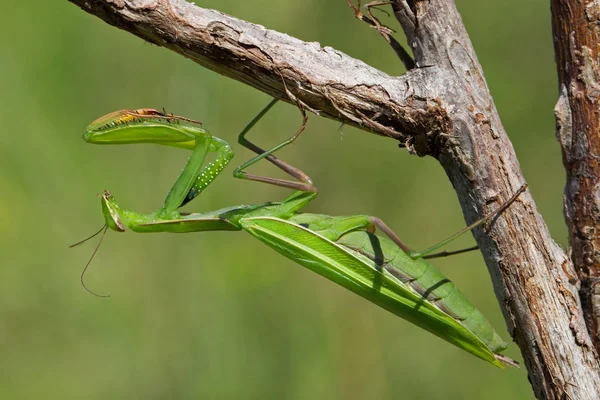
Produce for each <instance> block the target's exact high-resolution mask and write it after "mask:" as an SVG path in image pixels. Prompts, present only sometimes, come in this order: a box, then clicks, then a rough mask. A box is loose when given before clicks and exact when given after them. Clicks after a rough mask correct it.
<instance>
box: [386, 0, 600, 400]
mask: <svg viewBox="0 0 600 400" xmlns="http://www.w3.org/2000/svg"><path fill="white" fill-rule="evenodd" d="M393 3H394V10H395V12H396V16H397V18H398V20H399V21H400V23H401V24H402V26H403V28H404V30H405V33H406V35H407V38H408V43H411V44H412V45H413V53H414V55H415V61H416V64H417V66H422V67H423V66H436V67H439V68H440V70H442V71H444V73H445V74H444V76H443V78H444V79H438V80H431V81H428V84H429V85H430V86H429V87H430V89H431V91H432V92H434V93H436V94H437V95H438V96H439V97H440V98H441V99H442V104H443V107H444V108H445V109H446V110H448V107H447V105H446V104H452V105H453V107H454V108H453V112H452V113H451V120H452V122H453V126H454V130H453V132H452V136H453V138H455V140H456V142H457V143H456V145H449V146H447V147H445V148H444V149H442V150H441V151H440V158H439V159H440V162H441V164H442V166H443V167H444V169H445V170H446V173H447V174H448V176H449V178H450V180H451V181H452V183H453V184H454V187H455V189H456V190H457V193H458V196H459V199H460V202H461V205H462V207H463V212H464V213H465V216H466V217H467V220H468V221H472V220H474V219H475V218H476V212H475V210H480V209H481V208H485V207H486V205H487V204H488V203H489V202H490V201H493V199H494V197H495V196H497V195H499V194H501V195H502V197H503V198H506V196H507V195H508V194H510V193H512V192H514V190H515V189H516V188H517V187H518V186H519V185H520V184H521V183H522V182H523V179H524V178H523V176H522V173H521V171H520V168H519V163H518V160H517V158H516V156H515V153H514V150H513V148H512V145H511V143H510V142H509V140H508V137H507V136H506V133H505V131H504V128H503V126H502V124H501V122H500V118H499V116H498V113H497V111H496V108H495V105H494V103H493V101H492V97H491V95H490V93H489V91H488V88H487V86H486V83H485V79H484V77H483V71H482V69H481V66H480V65H479V63H478V61H477V57H476V55H475V52H474V50H473V47H472V45H471V42H470V40H469V37H468V35H467V33H466V31H465V29H464V26H463V24H462V21H461V19H460V16H459V15H458V12H457V10H456V8H455V7H454V4H453V3H452V2H451V1H446V0H431V1H414V0H413V1H402V0H395V1H393ZM440 78H442V76H440ZM520 199H521V200H522V204H521V205H520V206H513V207H511V208H510V209H509V210H508V213H507V215H505V219H504V223H503V224H502V225H501V226H499V227H497V228H496V229H494V230H493V231H492V232H491V233H490V235H489V236H486V235H484V234H483V233H482V232H477V233H476V237H477V241H478V243H479V245H480V247H481V248H482V251H483V253H484V257H485V260H486V263H487V265H488V268H489V270H490V273H491V275H492V280H493V283H494V288H495V290H496V295H497V297H498V299H499V301H500V304H502V305H503V312H504V315H505V318H506V321H507V323H508V327H509V330H510V331H511V332H513V337H514V339H515V341H516V342H517V343H518V344H519V347H520V348H521V352H522V353H523V356H524V358H525V362H526V365H527V369H528V371H529V378H530V380H531V383H532V385H533V388H534V391H535V393H536V396H538V397H540V398H547V399H550V398H552V399H558V398H564V397H565V396H567V397H568V398H595V397H596V396H597V394H598V393H600V379H599V377H598V360H597V354H596V352H595V350H594V348H593V346H592V345H591V341H590V338H589V335H588V333H587V330H586V327H585V324H584V323H583V318H582V314H581V306H580V303H579V296H578V293H577V288H576V287H575V286H574V285H573V283H572V282H574V281H575V279H574V278H575V273H574V270H573V266H572V264H571V262H570V260H569V259H568V258H567V257H566V255H565V254H564V252H563V251H562V249H560V247H559V246H557V245H556V243H554V241H553V240H552V238H551V237H550V234H549V232H548V229H547V227H546V225H545V223H544V221H543V220H542V218H541V216H540V215H539V213H538V212H537V210H536V207H535V204H534V202H533V200H532V199H531V197H530V196H522V197H521V198H520Z"/></svg>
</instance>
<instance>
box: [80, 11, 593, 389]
mask: <svg viewBox="0 0 600 400" xmlns="http://www.w3.org/2000/svg"><path fill="white" fill-rule="evenodd" d="M70 1H71V2H73V3H75V4H77V5H79V6H80V7H81V8H83V9H84V10H86V11H88V12H90V13H92V14H94V15H97V16H98V17H100V18H102V19H103V20H105V21H106V22H108V23H109V24H111V25H114V26H117V27H119V28H121V29H125V30H127V31H129V32H132V33H134V34H135V35H137V36H139V37H141V38H143V39H144V40H147V41H149V42H152V43H155V44H157V45H160V46H164V47H167V48H169V49H171V50H173V51H176V52H178V53H180V54H182V55H184V56H186V57H188V58H191V59H192V60H194V61H196V62H197V63H199V64H201V65H203V66H206V67H208V68H210V69H212V70H214V71H217V72H219V73H221V74H223V75H226V76H229V77H232V78H234V79H237V80H239V81H241V82H244V83H246V84H249V85H251V86H253V87H255V88H257V89H259V90H262V91H263V92H265V93H268V94H269V95H271V96H274V97H277V98H280V99H283V100H287V101H289V98H288V96H287V94H286V92H285V89H284V85H283V83H282V77H283V78H284V79H285V81H286V85H287V87H288V88H289V89H290V91H291V92H292V93H293V95H294V96H296V97H297V98H298V99H299V100H300V101H301V102H302V103H304V104H305V105H306V106H307V107H308V108H310V109H312V110H318V113H320V115H323V116H325V117H328V118H332V119H336V120H339V121H341V122H344V123H347V124H351V125H355V126H359V127H362V128H363V129H368V130H371V131H372V132H374V133H376V134H379V135H386V136H389V137H392V138H394V139H396V140H399V141H400V142H402V143H405V145H406V146H407V148H408V149H409V151H411V152H413V153H416V154H419V155H431V156H433V157H435V158H437V159H438V160H439V162H440V163H441V165H442V166H443V168H444V169H445V171H446V173H447V175H448V177H449V178H450V180H451V182H452V183H453V185H454V187H455V189H456V191H457V194H458V197H459V200H460V203H461V205H462V208H463V212H464V214H465V219H466V220H467V222H472V221H474V220H475V219H478V218H480V217H481V216H483V215H488V214H489V213H491V212H492V211H493V210H494V209H496V208H497V207H498V206H499V204H501V203H503V202H505V201H506V200H507V199H508V198H509V197H510V196H511V194H512V193H514V192H515V191H516V190H517V189H518V188H519V187H520V186H521V185H522V184H523V183H524V178H523V176H522V173H521V171H520V168H519V163H518V160H517V158H516V156H515V154H514V150H513V148H512V145H511V143H510V141H509V140H508V137H507V136H506V133H505V131H504V128H503V127H502V124H501V122H500V118H499V116H498V113H497V111H496V108H495V105H494V103H493V100H492V97H491V95H490V93H489V90H488V88H487V85H486V82H485V79H484V76H483V72H482V70H481V66H480V65H479V63H478V61H477V57H476V55H475V52H474V50H473V47H472V45H471V42H470V40H469V37H468V35H467V33H466V31H465V29H464V26H463V24H462V21H461V18H460V15H459V14H458V12H457V10H456V8H455V6H454V4H453V2H452V1H451V0H429V1H417V0H395V1H393V3H394V4H393V5H394V11H395V14H396V17H397V19H398V20H399V21H400V23H401V25H402V27H403V29H404V31H405V33H406V35H407V37H408V42H409V43H410V44H411V46H412V50H413V54H414V56H415V62H416V65H417V68H415V69H413V70H411V71H409V72H407V73H406V74H405V75H403V76H401V77H390V76H388V75H386V74H384V73H382V72H381V71H378V70H376V69H374V68H372V67H370V66H368V65H366V64H364V63H363V62H361V61H359V60H355V59H353V58H351V57H349V56H347V55H345V54H343V53H341V52H339V51H337V50H334V49H332V48H329V47H325V48H321V47H320V46H319V45H318V44H315V43H304V42H302V41H300V40H297V39H294V38H291V37H289V36H287V35H285V34H281V33H278V32H274V31H270V30H267V29H265V28H263V27H262V26H258V25H255V24H251V23H248V22H245V21H241V20H238V19H235V18H233V17H230V16H227V15H224V14H222V13H220V12H218V11H213V10H207V9H202V8H198V7H194V6H192V5H190V4H188V3H186V2H184V1H183V0H70ZM340 1H343V0H340ZM475 237H476V239H477V242H478V244H479V246H480V247H481V248H482V252H483V255H484V258H485V260H486V263H487V266H488V269H489V271H490V274H491V276H492V280H493V283H494V288H495V291H496V295H497V297H498V299H499V301H500V304H501V306H502V308H503V312H504V315H505V318H506V321H507V323H508V326H509V331H510V332H511V333H512V335H513V337H514V338H515V340H516V342H517V343H518V344H519V346H520V348H521V351H522V352H523V355H524V358H525V362H526V366H527V369H528V371H529V378H530V380H531V382H532V385H533V387H534V391H535V393H536V395H537V396H538V397H543V398H549V399H554V398H564V397H570V398H594V397H595V396H596V394H597V393H600V379H599V377H598V373H597V371H598V360H597V354H596V352H595V350H594V348H593V346H592V344H591V340H590V338H589V335H588V333H587V331H586V327H585V324H584V322H583V317H582V314H581V305H580V303H579V296H578V293H577V288H576V287H575V286H574V284H573V283H572V282H574V281H576V279H575V278H576V274H575V271H574V269H573V265H572V264H571V262H570V260H569V259H568V258H567V256H566V255H565V253H564V252H563V251H562V249H561V248H560V247H559V246H558V245H556V244H555V243H554V241H553V240H552V238H551V237H550V235H549V233H548V229H547V227H546V225H545V223H544V221H543V220H542V218H541V216H540V215H539V213H538V212H537V209H536V206H535V203H534V202H533V199H532V198H531V196H530V194H529V192H526V193H524V194H523V195H521V197H520V198H519V200H518V201H517V203H515V204H514V205H513V206H511V207H510V208H509V209H508V210H507V211H506V212H505V213H503V214H502V215H501V216H500V217H499V218H498V220H497V221H496V223H495V224H494V225H493V227H492V229H491V231H490V232H489V233H484V232H483V230H481V229H479V230H476V232H475Z"/></svg>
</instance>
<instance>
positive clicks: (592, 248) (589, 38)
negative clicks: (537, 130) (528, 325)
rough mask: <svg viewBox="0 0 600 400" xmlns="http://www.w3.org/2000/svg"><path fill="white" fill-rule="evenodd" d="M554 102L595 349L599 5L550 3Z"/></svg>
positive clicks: (572, 239)
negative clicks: (556, 81)
mask: <svg viewBox="0 0 600 400" xmlns="http://www.w3.org/2000/svg"><path fill="white" fill-rule="evenodd" d="M552 15H553V18H552V27H553V31H554V38H555V39H554V46H555V53H556V58H557V69H558V77H559V87H560V99H559V101H558V103H557V105H556V108H555V115H556V126H557V132H556V136H557V138H558V141H559V143H560V145H561V148H562V152H563V162H564V165H565V169H566V171H567V184H566V185H565V219H566V222H567V225H568V227H569V243H570V244H571V248H572V249H571V254H572V258H573V264H574V265H575V268H576V270H577V273H578V275H579V279H580V280H581V289H580V295H581V301H582V305H583V312H584V315H585V319H586V322H587V325H588V329H589V331H590V332H591V335H592V340H593V341H594V345H595V346H596V349H597V350H598V349H600V332H599V327H600V230H599V229H598V228H597V227H599V226H600V197H599V196H598V188H599V187H600V160H599V159H598V156H599V155H600V135H598V132H600V108H598V101H599V100H600V64H599V62H598V55H599V52H598V44H599V43H600V28H599V26H598V23H599V22H600V6H599V5H598V2H595V1H581V2H572V1H564V0H554V1H552Z"/></svg>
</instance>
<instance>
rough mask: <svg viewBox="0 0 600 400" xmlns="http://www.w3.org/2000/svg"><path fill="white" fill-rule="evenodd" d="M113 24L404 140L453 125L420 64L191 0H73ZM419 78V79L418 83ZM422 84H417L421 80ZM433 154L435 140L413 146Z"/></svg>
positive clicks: (350, 121) (264, 87) (323, 112)
mask: <svg viewBox="0 0 600 400" xmlns="http://www.w3.org/2000/svg"><path fill="white" fill-rule="evenodd" d="M70 1H71V2H73V3H75V4H77V5H79V6H80V7H81V8H82V9H84V10H86V11H87V12H89V13H92V14H94V15H96V16H98V17H100V18H102V19H103V20H104V21H106V22H108V23H109V24H111V25H114V26H116V27H118V28H121V29H124V30H127V31H129V32H131V33H133V34H135V35H137V36H139V37H141V38H142V39H144V40H146V41H148V42H152V43H155V44H157V45H159V46H163V47H166V48H169V49H171V50H173V51H175V52H177V53H179V54H181V55H183V56H185V57H188V58H190V59H192V60H194V61H195V62H197V63H198V64H200V65H203V66H205V67H207V68H210V69H212V70H214V71H216V72H218V73H220V74H223V75H225V76H229V77H231V78H234V79H237V80H239V81H241V82H244V83H246V84H248V85H251V86H253V87H255V88H257V89H259V90H261V91H263V92H265V93H267V94H269V95H271V96H273V97H276V98H280V99H282V100H285V101H288V102H290V98H289V97H288V95H287V94H286V91H285V89H284V86H283V84H282V76H283V77H285V80H286V82H287V87H288V88H289V90H290V91H291V92H292V93H293V95H294V96H296V97H297V98H298V99H299V100H300V101H301V102H302V103H304V104H305V105H306V106H307V107H308V108H309V109H311V110H314V111H316V112H317V113H318V114H320V115H322V116H325V117H328V118H333V119H336V120H339V121H341V122H343V123H346V124H350V125H354V126H359V127H362V128H368V129H369V130H371V131H372V132H374V133H377V134H379V135H385V136H389V137H392V138H394V139H397V140H400V141H401V142H406V141H408V146H409V147H410V148H411V149H413V148H412V147H411V143H413V141H412V139H411V138H412V137H414V136H425V135H430V134H431V133H432V132H443V131H447V130H448V125H449V120H448V117H447V116H446V112H445V111H444V110H442V109H441V108H440V107H439V105H438V104H437V102H436V101H435V98H433V97H430V96H428V95H427V93H423V90H422V88H419V87H418V86H419V85H420V86H422V82H423V77H422V74H421V73H419V72H418V71H416V72H414V73H412V74H407V75H406V76H403V77H390V76H389V75H386V74H385V73H383V72H381V71H379V70H377V69H375V68H373V67H370V66H369V65H367V64H365V63H364V62H362V61H360V60H356V59H354V58H352V57H349V56H348V55H346V54H344V53H341V52H339V51H337V50H335V49H332V48H330V47H324V48H323V47H321V46H320V45H318V44H317V43H306V42H302V41H300V40H298V39H295V38H292V37H290V36H288V35H286V34H283V33H279V32H275V31H272V30H268V29H265V28H264V27H262V26H260V25H256V24H252V23H250V22H246V21H242V20H239V19H236V18H233V17H231V16H228V15H226V14H223V13H221V12H218V11H215V10H209V9H203V8H199V7H195V6H193V5H191V4H189V3H187V2H185V1H184V0H170V1H168V0H130V1H125V0H70ZM413 81H414V83H415V84H413ZM415 86H416V87H415ZM414 151H417V152H419V153H420V154H426V153H427V151H428V148H427V147H425V148H419V149H414Z"/></svg>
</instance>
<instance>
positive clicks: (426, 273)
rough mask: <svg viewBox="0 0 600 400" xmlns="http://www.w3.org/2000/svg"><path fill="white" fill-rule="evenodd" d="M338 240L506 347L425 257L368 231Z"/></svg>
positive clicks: (493, 344) (492, 343) (493, 345)
mask: <svg viewBox="0 0 600 400" xmlns="http://www.w3.org/2000/svg"><path fill="white" fill-rule="evenodd" d="M337 243H338V244H341V245H343V246H345V247H348V248H350V249H352V250H354V251H356V252H358V253H360V254H362V255H363V256H366V257H367V258H368V259H369V260H371V261H372V262H373V263H374V267H375V268H378V269H380V270H381V269H385V270H386V271H387V272H389V273H390V274H391V275H393V276H394V277H395V278H396V279H398V280H399V281H401V282H402V283H404V284H405V285H408V286H409V287H410V288H411V289H412V290H414V291H415V292H417V293H418V294H419V295H420V296H422V298H423V301H427V302H429V303H431V304H432V305H434V306H435V307H437V308H439V309H440V310H441V311H442V312H444V313H445V314H447V315H449V316H450V317H452V318H453V319H455V320H457V321H458V322H459V323H460V324H461V325H463V326H464V327H465V328H467V329H468V330H470V331H471V332H473V334H475V335H476V336H477V337H479V339H481V341H482V342H484V343H485V344H486V346H487V347H489V349H490V350H492V352H494V353H496V352H499V351H502V350H504V349H505V348H506V347H507V345H506V342H504V340H502V338H501V337H500V336H499V335H498V334H497V333H496V331H495V330H494V328H493V327H492V325H491V324H490V323H489V322H488V321H487V319H486V318H485V317H484V316H483V314H482V313H481V312H480V311H479V310H478V309H477V308H475V307H474V306H473V305H472V304H471V303H470V302H469V300H467V298H466V297H465V296H464V295H463V294H462V293H461V292H460V291H459V290H458V288H457V287H456V286H455V285H454V283H453V282H452V281H450V280H449V279H448V278H447V277H446V276H444V275H443V274H442V273H441V272H440V271H439V270H437V269H436V268H435V267H433V266H432V265H431V264H429V263H428V262H427V261H426V260H424V259H422V258H420V259H416V260H413V259H411V258H410V257H409V256H408V255H407V254H405V253H404V252H403V251H402V250H401V249H400V248H399V247H398V246H396V244H395V243H393V242H392V241H391V240H390V239H388V238H387V237H382V236H377V235H375V234H372V233H369V232H365V231H357V232H350V233H348V234H346V235H345V236H342V237H341V238H340V239H338V241H337Z"/></svg>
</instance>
